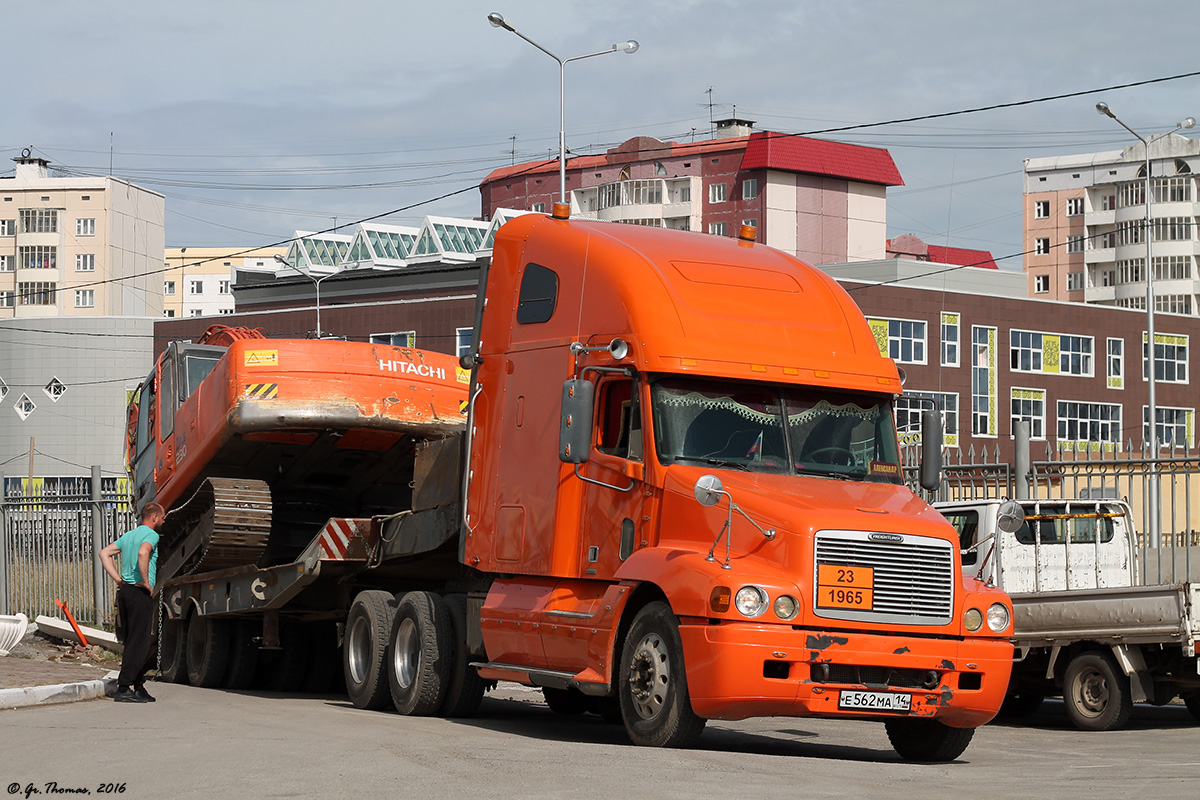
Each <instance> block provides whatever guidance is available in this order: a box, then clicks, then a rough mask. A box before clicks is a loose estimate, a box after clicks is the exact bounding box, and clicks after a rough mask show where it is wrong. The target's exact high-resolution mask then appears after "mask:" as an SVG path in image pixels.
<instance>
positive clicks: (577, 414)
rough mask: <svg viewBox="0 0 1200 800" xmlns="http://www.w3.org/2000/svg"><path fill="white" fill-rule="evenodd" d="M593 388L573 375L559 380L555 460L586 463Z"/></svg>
mask: <svg viewBox="0 0 1200 800" xmlns="http://www.w3.org/2000/svg"><path fill="white" fill-rule="evenodd" d="M595 394H596V387H595V385H594V384H593V383H592V382H591V381H586V380H582V379H579V378H574V379H571V380H569V381H566V382H565V383H563V390H562V415H561V417H560V418H559V422H558V460H559V461H561V462H563V463H564V464H586V463H587V460H588V459H589V458H591V456H592V400H593V398H594V396H595Z"/></svg>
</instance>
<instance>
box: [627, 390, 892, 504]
mask: <svg viewBox="0 0 1200 800" xmlns="http://www.w3.org/2000/svg"><path fill="white" fill-rule="evenodd" d="M651 393H652V400H653V405H654V439H655V448H656V450H657V453H658V459H659V461H660V462H661V463H663V464H672V463H676V462H679V463H700V464H711V465H713V466H718V467H727V468H730V469H742V470H749V471H753V472H774V473H784V474H801V475H822V476H829V477H836V478H844V479H856V480H870V481H882V482H887V483H900V482H901V469H900V459H899V455H898V451H897V446H896V426H895V421H894V419H893V418H892V408H891V400H890V398H888V397H885V396H882V395H868V394H849V393H840V392H836V391H830V390H827V389H820V388H815V387H801V386H791V385H786V384H767V383H748V382H747V383H742V382H738V381H721V380H712V379H704V378H691V377H677V376H669V377H663V378H659V379H658V380H656V381H654V382H653V384H652V388H651Z"/></svg>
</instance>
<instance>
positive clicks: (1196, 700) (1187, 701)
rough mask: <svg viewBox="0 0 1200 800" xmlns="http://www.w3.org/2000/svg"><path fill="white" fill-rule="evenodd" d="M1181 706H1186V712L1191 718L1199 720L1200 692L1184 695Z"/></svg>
mask: <svg viewBox="0 0 1200 800" xmlns="http://www.w3.org/2000/svg"><path fill="white" fill-rule="evenodd" d="M1183 704H1184V705H1185V706H1187V710H1188V711H1190V712H1191V714H1192V718H1193V719H1197V720H1200V692H1192V693H1191V694H1189V695H1185V696H1184V698H1183Z"/></svg>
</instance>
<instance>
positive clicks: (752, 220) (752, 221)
mask: <svg viewBox="0 0 1200 800" xmlns="http://www.w3.org/2000/svg"><path fill="white" fill-rule="evenodd" d="M742 224H743V225H749V226H750V227H751V228H757V227H758V217H751V218H750V219H744V220H742Z"/></svg>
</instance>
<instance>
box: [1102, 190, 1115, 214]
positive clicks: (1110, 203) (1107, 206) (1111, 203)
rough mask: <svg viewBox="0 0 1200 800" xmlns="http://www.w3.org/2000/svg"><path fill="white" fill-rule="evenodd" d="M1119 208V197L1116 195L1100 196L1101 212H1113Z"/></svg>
mask: <svg viewBox="0 0 1200 800" xmlns="http://www.w3.org/2000/svg"><path fill="white" fill-rule="evenodd" d="M1116 207H1117V196H1116V195H1115V194H1105V195H1101V196H1100V210H1101V211H1113V210H1115V209H1116Z"/></svg>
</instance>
